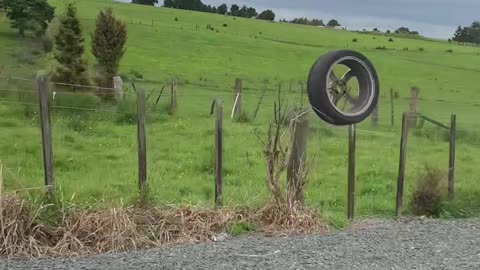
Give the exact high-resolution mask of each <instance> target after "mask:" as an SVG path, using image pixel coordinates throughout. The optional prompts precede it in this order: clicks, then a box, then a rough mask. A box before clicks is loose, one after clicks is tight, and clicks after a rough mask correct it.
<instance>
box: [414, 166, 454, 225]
mask: <svg viewBox="0 0 480 270" xmlns="http://www.w3.org/2000/svg"><path fill="white" fill-rule="evenodd" d="M444 180H445V174H444V173H443V172H441V171H440V170H438V169H435V168H432V167H429V166H425V172H424V173H423V174H422V175H420V177H419V179H418V183H417V189H416V190H415V192H414V193H413V196H412V200H411V207H412V211H413V214H415V215H424V216H437V215H438V214H439V211H440V207H441V203H442V201H443V200H444V199H445V197H446V194H445V193H446V190H447V189H446V187H445V184H444V183H445V182H446V181H444Z"/></svg>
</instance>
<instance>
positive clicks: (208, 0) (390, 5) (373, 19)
mask: <svg viewBox="0 0 480 270" xmlns="http://www.w3.org/2000/svg"><path fill="white" fill-rule="evenodd" d="M122 1H126V0H122ZM202 1H203V2H204V3H205V4H211V5H219V4H221V3H226V4H228V5H230V4H233V3H235V4H238V5H243V4H246V5H248V6H253V7H255V8H256V9H257V10H262V9H266V8H269V9H272V10H273V11H274V12H275V13H276V14H277V19H281V18H286V19H291V18H294V17H301V16H302V17H309V18H319V19H323V20H324V21H328V20H329V19H331V18H335V19H337V20H339V22H340V23H341V24H342V25H343V26H346V27H347V28H348V29H360V30H361V29H363V28H366V29H373V28H374V27H377V28H379V29H381V30H387V29H390V30H395V29H396V28H398V27H400V26H405V27H409V28H410V29H411V30H417V31H419V32H420V33H421V34H422V35H425V36H428V37H434V38H443V39H446V38H449V37H451V36H452V35H453V32H454V31H455V29H456V27H457V26H458V25H463V26H465V25H470V24H471V23H472V22H473V21H476V20H477V21H478V20H480V0H326V1H324V0H294V1H293V0H202ZM159 2H163V1H162V0H160V1H159Z"/></svg>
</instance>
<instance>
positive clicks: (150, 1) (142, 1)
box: [132, 0, 158, 6]
mask: <svg viewBox="0 0 480 270" xmlns="http://www.w3.org/2000/svg"><path fill="white" fill-rule="evenodd" d="M132 4H138V5H146V6H155V4H158V0H132Z"/></svg>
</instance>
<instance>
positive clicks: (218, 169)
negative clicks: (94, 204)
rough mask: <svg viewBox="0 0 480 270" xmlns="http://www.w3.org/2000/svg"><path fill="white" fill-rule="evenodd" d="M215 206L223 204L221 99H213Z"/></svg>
mask: <svg viewBox="0 0 480 270" xmlns="http://www.w3.org/2000/svg"><path fill="white" fill-rule="evenodd" d="M215 106H216V112H217V115H216V119H215V206H216V207H222V206H223V167H222V166H223V108H222V106H223V105H222V101H221V100H220V99H218V98H217V99H215Z"/></svg>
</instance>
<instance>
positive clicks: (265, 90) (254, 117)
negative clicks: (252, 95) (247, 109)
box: [253, 86, 267, 120]
mask: <svg viewBox="0 0 480 270" xmlns="http://www.w3.org/2000/svg"><path fill="white" fill-rule="evenodd" d="M266 92H267V87H266V86H265V88H264V89H263V91H262V95H261V96H260V99H259V100H258V103H257V108H256V109H255V113H254V114H253V120H255V119H256V118H257V114H258V111H259V110H260V105H262V101H263V97H265V93H266Z"/></svg>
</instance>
